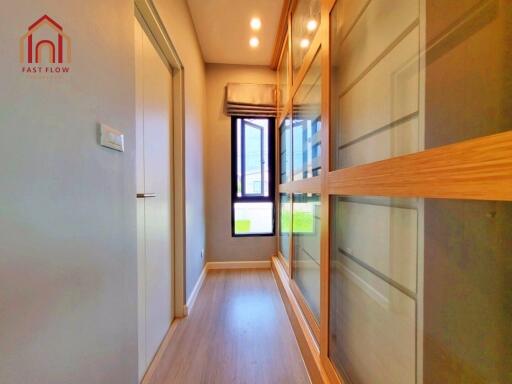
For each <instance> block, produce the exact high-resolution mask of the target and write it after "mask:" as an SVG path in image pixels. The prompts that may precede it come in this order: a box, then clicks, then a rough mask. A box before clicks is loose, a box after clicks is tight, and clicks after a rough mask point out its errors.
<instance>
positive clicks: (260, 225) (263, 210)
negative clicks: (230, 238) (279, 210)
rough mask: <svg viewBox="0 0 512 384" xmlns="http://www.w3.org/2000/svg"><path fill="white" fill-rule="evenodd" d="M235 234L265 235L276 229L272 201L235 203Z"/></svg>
mask: <svg viewBox="0 0 512 384" xmlns="http://www.w3.org/2000/svg"><path fill="white" fill-rule="evenodd" d="M234 215H235V217H234V220H235V235H263V234H272V233H273V231H274V225H273V223H274V218H273V215H274V206H273V204H272V203H269V202H265V203H235V204H234Z"/></svg>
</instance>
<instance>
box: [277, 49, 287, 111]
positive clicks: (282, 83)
mask: <svg viewBox="0 0 512 384" xmlns="http://www.w3.org/2000/svg"><path fill="white" fill-rule="evenodd" d="M288 64H289V55H288V39H286V40H285V43H284V49H283V53H282V56H281V61H280V63H279V69H278V71H279V112H281V111H282V110H283V108H284V106H285V105H286V102H287V101H288V96H289V95H288V83H289V78H288Z"/></svg>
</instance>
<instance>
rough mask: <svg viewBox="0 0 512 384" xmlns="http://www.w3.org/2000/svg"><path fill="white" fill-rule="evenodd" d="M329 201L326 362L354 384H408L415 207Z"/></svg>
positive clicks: (413, 203)
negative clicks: (328, 325) (331, 209)
mask: <svg viewBox="0 0 512 384" xmlns="http://www.w3.org/2000/svg"><path fill="white" fill-rule="evenodd" d="M331 202H332V204H333V217H332V224H331V230H332V233H331V237H332V239H331V245H332V246H331V261H330V278H331V280H330V285H331V292H330V295H331V298H330V314H329V316H330V328H329V335H330V351H329V354H330V358H331V360H332V361H333V363H334V364H335V366H336V367H337V368H338V370H339V371H340V372H343V373H344V374H345V376H346V377H347V378H348V379H349V380H350V382H352V383H353V384H378V383H382V384H384V383H386V384H391V383H393V384H410V383H414V382H415V381H414V378H415V375H416V368H415V364H416V284H417V280H416V274H417V272H416V271H417V260H418V255H417V247H418V205H419V201H418V200H417V199H389V198H378V197H333V198H331Z"/></svg>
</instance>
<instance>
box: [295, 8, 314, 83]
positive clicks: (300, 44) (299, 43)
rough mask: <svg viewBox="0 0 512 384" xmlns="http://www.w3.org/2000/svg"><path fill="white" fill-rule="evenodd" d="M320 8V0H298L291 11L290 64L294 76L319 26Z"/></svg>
mask: <svg viewBox="0 0 512 384" xmlns="http://www.w3.org/2000/svg"><path fill="white" fill-rule="evenodd" d="M320 9H321V8H320V0H299V1H298V2H297V6H296V8H295V10H294V11H293V13H292V65H293V76H294V78H295V75H296V74H297V72H298V71H299V69H300V67H301V65H302V63H303V61H304V56H305V55H306V53H307V51H308V49H309V46H310V45H311V43H312V42H313V39H314V38H315V35H316V33H317V31H318V29H319V27H320ZM294 81H295V80H294Z"/></svg>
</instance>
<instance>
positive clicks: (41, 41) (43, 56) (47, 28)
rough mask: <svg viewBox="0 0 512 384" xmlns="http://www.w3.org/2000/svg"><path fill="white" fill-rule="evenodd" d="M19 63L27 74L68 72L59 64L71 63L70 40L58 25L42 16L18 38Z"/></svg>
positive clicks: (67, 68)
mask: <svg viewBox="0 0 512 384" xmlns="http://www.w3.org/2000/svg"><path fill="white" fill-rule="evenodd" d="M20 62H21V63H22V64H24V65H26V66H23V68H22V71H23V72H27V73H34V72H46V73H58V72H69V67H62V66H60V64H68V63H71V38H70V37H69V36H68V35H66V34H65V33H64V30H63V28H62V26H61V25H60V24H59V23H57V22H56V21H55V20H53V19H52V18H51V17H50V16H48V15H44V16H42V17H40V18H39V19H38V20H36V21H35V22H34V23H32V24H31V25H30V26H29V27H28V31H27V32H26V33H25V34H24V35H23V36H22V37H21V38H20Z"/></svg>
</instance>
